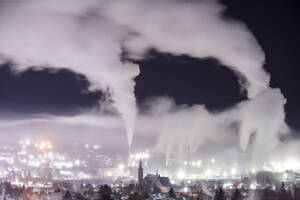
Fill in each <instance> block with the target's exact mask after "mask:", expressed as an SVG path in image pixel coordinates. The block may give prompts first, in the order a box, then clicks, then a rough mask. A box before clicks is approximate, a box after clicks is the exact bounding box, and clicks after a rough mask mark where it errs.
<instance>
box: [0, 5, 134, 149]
mask: <svg viewBox="0 0 300 200" xmlns="http://www.w3.org/2000/svg"><path fill="white" fill-rule="evenodd" d="M97 5H98V4H97V1H89V2H87V1H86V2H83V1H76V2H74V1H26V2H20V1H11V2H4V3H2V2H1V12H0V55H1V56H2V58H3V59H2V60H1V61H2V62H6V61H8V60H12V61H13V62H15V63H16V70H25V69H26V68H28V67H31V66H46V67H57V68H69V69H71V70H73V71H76V72H79V73H82V74H84V75H86V76H87V78H88V79H89V80H90V81H92V89H104V90H106V88H109V91H110V92H111V94H112V99H113V101H114V105H115V107H116V108H117V109H118V111H119V112H120V113H121V115H122V117H123V119H124V122H125V124H126V129H127V135H128V144H129V146H130V145H131V142H132V137H133V130H134V126H135V118H136V113H137V110H136V105H135V96H134V85H135V83H134V80H133V79H134V77H135V76H136V75H138V73H139V69H138V66H136V65H134V64H131V63H126V64H123V63H122V62H121V61H120V59H119V55H120V54H121V45H120V41H121V40H122V38H123V36H124V34H125V31H124V30H123V29H120V28H119V27H117V26H115V25H114V24H113V23H111V22H110V21H109V20H107V19H106V18H105V17H103V16H101V15H100V14H99V13H98V12H95V11H94V9H96V10H97V9H98V7H97Z"/></svg>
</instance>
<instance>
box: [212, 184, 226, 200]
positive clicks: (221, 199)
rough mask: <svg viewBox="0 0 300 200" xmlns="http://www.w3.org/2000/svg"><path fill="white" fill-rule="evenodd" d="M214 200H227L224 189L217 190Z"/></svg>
mask: <svg viewBox="0 0 300 200" xmlns="http://www.w3.org/2000/svg"><path fill="white" fill-rule="evenodd" d="M214 200H225V194H224V191H223V188H222V187H220V188H219V190H217V192H216V195H215V199H214Z"/></svg>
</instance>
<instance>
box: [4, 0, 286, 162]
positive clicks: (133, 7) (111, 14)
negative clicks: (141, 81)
mask: <svg viewBox="0 0 300 200" xmlns="http://www.w3.org/2000/svg"><path fill="white" fill-rule="evenodd" d="M0 9H1V12H0V55H1V61H2V62H6V61H7V60H12V61H13V62H14V63H16V70H24V69H26V68H28V67H31V66H38V67H43V66H47V67H53V68H69V69H71V70H73V71H76V72H79V73H82V74H84V75H86V76H87V77H88V79H89V80H90V81H91V82H92V87H91V88H90V89H93V88H96V89H102V90H104V91H106V89H107V88H108V90H109V91H110V93H111V95H112V96H111V98H112V100H113V106H114V107H115V108H116V109H117V110H118V112H119V113H120V114H121V116H122V117H123V120H124V122H125V125H126V131H127V136H128V145H129V146H130V145H131V143H132V139H133V133H134V132H135V130H136V132H137V133H145V134H152V133H154V134H156V135H158V140H157V145H156V147H155V149H156V150H158V151H166V152H170V151H172V150H174V149H175V148H177V147H178V148H177V149H178V150H179V151H183V148H184V146H182V145H181V144H180V142H179V141H186V143H187V144H188V145H190V146H192V147H193V150H194V151H196V150H197V149H199V148H201V146H203V145H204V144H206V143H209V142H213V143H216V142H217V143H218V145H220V146H222V147H224V146H225V145H224V144H225V143H226V144H228V143H229V144H231V143H232V141H234V142H237V143H238V145H237V144H236V143H235V144H236V146H239V148H240V149H241V150H243V151H246V150H247V149H249V148H250V146H249V145H250V143H251V139H250V138H251V135H253V134H254V136H253V137H254V142H253V144H251V145H252V150H251V151H252V152H253V153H254V156H253V158H254V159H256V156H259V162H261V161H262V160H264V159H265V158H267V157H268V156H269V153H270V152H271V151H272V150H273V149H274V148H276V147H277V146H278V145H279V143H280V141H279V136H280V135H281V134H285V133H286V132H287V126H286V124H285V121H284V118H285V113H284V108H283V106H284V104H285V102H286V100H285V99H284V97H283V96H282V94H281V92H280V90H279V89H271V88H270V87H269V79H270V77H269V75H268V74H267V73H266V72H265V70H264V69H263V64H264V62H265V56H264V52H263V51H262V49H261V47H260V46H259V44H258V42H257V41H256V39H255V38H254V36H253V35H252V34H251V32H250V31H249V30H248V29H247V27H246V25H245V24H243V23H241V22H237V21H234V20H233V19H226V18H225V17H224V16H223V12H224V10H225V7H224V6H222V5H221V4H219V3H218V2H217V1H211V0H199V1H182V0H163V1H162V0H152V1H148V0H127V1H125V0H122V1H120V0H119V1H118V0H110V1H108V0H101V1H93V0H91V1H75V2H74V1H67V0H66V1H34V0H32V1H26V3H25V2H19V1H18V2H17V1H10V2H9V3H2V4H1V8H0ZM150 48H155V49H157V50H159V51H162V52H169V53H172V54H175V55H181V54H188V55H190V56H192V57H196V58H207V57H214V58H216V59H218V60H219V61H220V62H221V63H222V64H224V65H226V66H228V67H229V68H230V69H232V70H233V71H234V72H235V73H236V74H237V75H238V76H239V78H240V83H241V86H242V87H243V88H244V89H246V90H247V94H248V97H249V100H247V101H245V102H242V103H240V104H238V105H236V106H234V107H233V108H231V109H230V110H226V111H222V112H219V113H210V112H209V111H207V110H206V108H205V105H194V106H192V107H188V106H184V105H175V104H174V103H172V100H170V99H169V98H161V99H159V100H155V101H153V102H152V106H151V109H150V110H149V112H148V113H147V114H146V115H145V116H144V115H143V116H142V114H140V115H139V118H138V120H139V121H138V122H141V121H143V122H147V123H141V124H143V125H144V128H143V127H141V125H139V123H137V124H136V116H137V114H138V110H137V108H136V102H135V96H134V86H135V82H134V78H135V77H136V76H137V75H138V74H139V67H138V66H137V65H136V64H133V63H130V62H128V61H126V62H122V61H121V60H120V54H121V53H122V49H125V51H126V53H127V56H128V58H130V59H143V58H144V55H145V53H146V52H147V50H149V49H150ZM187 67H188V66H187ZM195 90H196V89H195ZM195 92H201V91H195ZM67 121H69V120H67ZM78 121H80V120H76V122H78ZM100 121H101V117H100V116H99V123H100ZM85 122H86V123H90V122H89V120H88V121H85ZM107 123H108V124H110V123H113V121H109V122H107ZM147 124H148V125H147ZM149 124H150V125H149ZM153 124H155V128H153V127H152V128H151V127H150V126H152V125H153ZM235 134H236V135H239V139H238V140H237V141H235V140H236V138H237V136H236V135H235ZM266 139H268V141H269V144H268V145H267V147H266V146H265V143H264V141H265V140H266ZM166 143H167V144H166ZM265 147H266V148H265ZM236 149H238V148H236ZM261 152H263V153H261ZM256 161H257V160H254V162H256Z"/></svg>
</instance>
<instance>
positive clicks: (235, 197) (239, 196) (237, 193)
mask: <svg viewBox="0 0 300 200" xmlns="http://www.w3.org/2000/svg"><path fill="white" fill-rule="evenodd" d="M241 199H242V194H241V192H240V191H239V190H238V189H236V190H235V192H234V194H233V196H232V200H241Z"/></svg>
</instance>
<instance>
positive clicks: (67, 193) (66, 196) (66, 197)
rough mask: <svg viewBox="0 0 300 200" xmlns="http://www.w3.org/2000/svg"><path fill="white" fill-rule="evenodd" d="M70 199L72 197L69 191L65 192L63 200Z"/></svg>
mask: <svg viewBox="0 0 300 200" xmlns="http://www.w3.org/2000/svg"><path fill="white" fill-rule="evenodd" d="M71 199H72V195H71V193H70V191H69V190H67V191H66V193H65V195H64V197H63V200H71Z"/></svg>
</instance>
